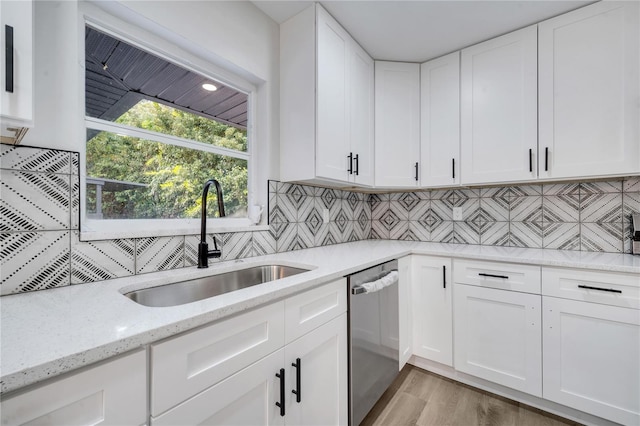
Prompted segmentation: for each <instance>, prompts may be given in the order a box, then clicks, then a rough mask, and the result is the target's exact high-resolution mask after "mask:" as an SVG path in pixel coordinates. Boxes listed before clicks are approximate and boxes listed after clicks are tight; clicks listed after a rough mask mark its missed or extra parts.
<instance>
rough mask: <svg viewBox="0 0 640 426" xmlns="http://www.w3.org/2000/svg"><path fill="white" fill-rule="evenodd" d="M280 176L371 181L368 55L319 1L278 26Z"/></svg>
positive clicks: (370, 72) (370, 62) (370, 64)
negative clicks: (318, 3)
mask: <svg viewBox="0 0 640 426" xmlns="http://www.w3.org/2000/svg"><path fill="white" fill-rule="evenodd" d="M280 73H281V76H280V132H281V135H280V136H281V138H280V163H281V167H280V179H281V180H282V181H311V182H314V181H315V182H325V183H326V182H348V183H355V184H359V185H365V186H371V185H373V90H374V89H373V77H374V74H373V73H374V67H373V60H372V59H371V58H370V57H369V55H368V54H367V53H366V52H365V51H364V50H362V48H361V47H360V46H359V45H358V44H357V43H356V42H355V41H354V40H353V38H351V36H350V35H349V34H348V33H347V32H346V31H345V30H344V29H343V28H342V27H341V26H340V24H339V23H338V22H336V20H335V19H333V18H332V17H331V16H330V15H329V14H328V13H327V12H326V11H325V10H324V9H323V8H322V7H321V6H320V5H314V6H311V7H309V8H307V9H305V10H304V11H302V12H301V13H299V14H298V15H296V16H294V17H293V18H291V19H289V20H288V21H286V22H284V23H282V25H281V26H280Z"/></svg>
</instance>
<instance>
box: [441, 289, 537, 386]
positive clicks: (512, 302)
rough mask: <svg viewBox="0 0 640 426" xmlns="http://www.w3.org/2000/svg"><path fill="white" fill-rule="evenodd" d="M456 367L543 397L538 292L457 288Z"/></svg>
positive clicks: (455, 318) (454, 310) (455, 317)
mask: <svg viewBox="0 0 640 426" xmlns="http://www.w3.org/2000/svg"><path fill="white" fill-rule="evenodd" d="M453 292H454V303H453V312H454V336H455V338H454V341H455V359H454V365H455V368H456V370H458V371H462V372H464V373H467V374H471V375H473V376H476V377H480V378H483V379H486V380H490V381H492V382H495V383H498V384H501V385H504V386H507V387H510V388H512V389H516V390H519V391H522V392H526V393H528V394H531V395H535V396H539V397H540V396H542V336H541V324H540V303H541V301H540V299H541V297H540V296H539V295H534V294H527V293H519V292H515V291H505V290H496V289H492V288H484V287H476V286H471V285H465V284H458V283H456V284H455V287H454V290H453Z"/></svg>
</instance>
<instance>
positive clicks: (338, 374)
mask: <svg viewBox="0 0 640 426" xmlns="http://www.w3.org/2000/svg"><path fill="white" fill-rule="evenodd" d="M297 359H299V360H300V361H299V363H297V362H296V361H297ZM292 364H296V365H298V366H299V367H294V366H293V365H292ZM285 366H286V369H287V377H286V379H287V383H288V386H287V390H286V395H287V405H286V422H287V424H290V425H346V424H347V416H348V411H347V410H348V408H347V401H348V396H347V392H348V388H347V315H346V313H345V314H342V315H340V316H339V317H337V318H335V319H333V320H331V321H330V322H328V323H326V324H324V325H323V326H321V327H319V328H317V329H315V330H313V331H312V332H310V333H308V334H305V335H304V336H302V337H301V338H299V339H297V340H295V341H294V342H292V343H290V344H289V345H287V346H286V347H285ZM298 368H299V371H297V370H298ZM297 373H298V374H299V378H300V380H297V379H298V375H297ZM293 390H295V391H296V392H297V393H298V395H296V394H294V393H293V392H292V391H293ZM298 396H299V397H300V402H298V401H297V397H298ZM254 424H260V423H254Z"/></svg>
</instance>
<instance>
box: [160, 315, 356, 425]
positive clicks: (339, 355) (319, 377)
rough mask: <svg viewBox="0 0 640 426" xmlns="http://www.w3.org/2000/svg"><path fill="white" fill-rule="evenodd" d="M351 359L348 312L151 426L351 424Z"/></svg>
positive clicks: (200, 394)
mask: <svg viewBox="0 0 640 426" xmlns="http://www.w3.org/2000/svg"><path fill="white" fill-rule="evenodd" d="M346 359H347V320H346V314H345V313H343V314H342V315H340V316H339V317H337V318H334V319H333V320H331V321H329V322H328V323H326V324H324V325H322V326H321V327H319V328H317V329H315V330H313V331H311V332H309V333H307V334H305V335H304V336H302V337H300V338H299V339H297V340H295V341H293V342H292V343H290V344H288V345H287V346H285V347H284V348H282V349H279V350H277V351H276V352H274V353H272V354H270V355H268V356H266V357H264V358H262V359H260V360H259V361H257V362H255V363H254V364H251V365H250V366H249V367H247V368H245V369H243V370H241V371H239V372H237V373H235V374H234V375H232V376H231V377H228V378H227V379H225V380H223V381H221V382H220V383H218V384H216V385H214V386H212V387H210V388H208V389H206V390H205V391H203V392H201V393H199V394H197V395H196V396H194V397H192V398H191V399H189V400H187V401H185V402H183V403H181V404H179V405H178V406H176V407H174V408H172V409H170V410H169V411H167V412H166V413H164V414H162V415H160V416H159V417H156V418H152V419H151V425H152V426H165V425H166V426H170V425H178V424H179V425H229V426H230V425H285V424H288V425H346V424H347V364H346ZM298 370H299V374H298ZM281 374H284V379H283V380H282V382H281V379H280V377H279V376H280V375H281ZM293 391H296V394H294V393H293ZM298 394H299V396H300V402H298V401H297V398H298ZM283 396H284V398H283ZM276 403H278V404H284V408H282V410H281V408H280V406H278V405H276Z"/></svg>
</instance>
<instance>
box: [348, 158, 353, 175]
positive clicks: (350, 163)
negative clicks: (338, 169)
mask: <svg viewBox="0 0 640 426" xmlns="http://www.w3.org/2000/svg"><path fill="white" fill-rule="evenodd" d="M347 158H348V159H349V168H348V169H347V171H348V172H349V174H350V175H352V174H353V152H350V153H349V155H347Z"/></svg>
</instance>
